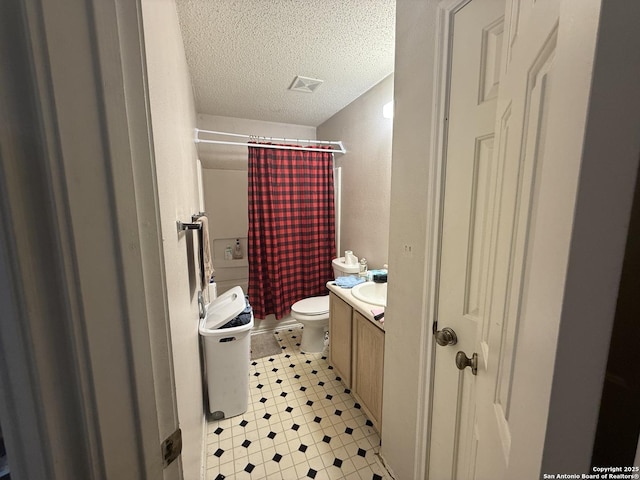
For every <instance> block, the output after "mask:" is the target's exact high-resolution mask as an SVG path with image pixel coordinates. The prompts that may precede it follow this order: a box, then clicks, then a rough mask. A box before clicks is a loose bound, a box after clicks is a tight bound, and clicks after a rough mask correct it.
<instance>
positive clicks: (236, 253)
mask: <svg viewBox="0 0 640 480" xmlns="http://www.w3.org/2000/svg"><path fill="white" fill-rule="evenodd" d="M242 257H243V254H242V246H241V245H240V239H239V238H236V246H235V248H234V249H233V258H234V259H236V260H237V259H240V258H242Z"/></svg>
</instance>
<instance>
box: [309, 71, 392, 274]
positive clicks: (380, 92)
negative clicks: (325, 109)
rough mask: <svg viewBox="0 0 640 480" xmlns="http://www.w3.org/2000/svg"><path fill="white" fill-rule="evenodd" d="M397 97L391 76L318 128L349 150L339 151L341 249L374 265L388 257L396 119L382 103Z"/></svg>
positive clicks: (320, 135) (321, 136) (326, 137)
mask: <svg viewBox="0 0 640 480" xmlns="http://www.w3.org/2000/svg"><path fill="white" fill-rule="evenodd" d="M392 98H393V75H390V76H388V77H387V78H385V79H384V80H382V81H381V82H380V83H378V84H377V85H376V86H374V87H373V88H371V89H370V90H369V91H367V92H366V93H365V94H363V95H361V96H360V97H358V98H357V99H356V100H354V101H353V102H352V103H351V104H349V105H348V106H346V107H345V108H343V109H342V110H340V111H339V112H338V113H336V114H335V115H334V116H333V117H331V118H330V119H329V120H327V121H326V122H324V123H323V124H322V125H320V126H319V127H318V139H321V140H342V142H343V144H344V146H345V148H346V150H347V153H346V154H345V155H336V166H337V167H342V201H341V205H342V207H341V211H342V228H341V238H340V245H339V247H340V251H341V252H344V250H353V252H354V254H355V255H356V256H358V257H360V258H362V257H364V258H366V259H367V260H368V262H369V266H370V268H380V267H382V265H383V264H385V263H387V261H388V249H389V242H388V239H389V208H390V190H391V133H392V126H393V120H391V119H386V118H383V116H382V107H383V106H384V105H385V104H386V103H388V102H390V101H391V100H392Z"/></svg>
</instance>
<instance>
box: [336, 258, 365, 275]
mask: <svg viewBox="0 0 640 480" xmlns="http://www.w3.org/2000/svg"><path fill="white" fill-rule="evenodd" d="M331 263H332V264H333V278H338V277H357V276H358V272H360V266H359V265H358V264H357V263H356V264H354V265H347V264H346V263H344V257H340V258H334V259H333V261H332V262H331Z"/></svg>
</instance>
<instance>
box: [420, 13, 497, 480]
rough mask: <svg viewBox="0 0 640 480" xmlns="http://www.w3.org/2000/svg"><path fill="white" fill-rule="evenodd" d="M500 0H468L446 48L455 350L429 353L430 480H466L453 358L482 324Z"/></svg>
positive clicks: (448, 281) (467, 379)
mask: <svg viewBox="0 0 640 480" xmlns="http://www.w3.org/2000/svg"><path fill="white" fill-rule="evenodd" d="M504 9H505V2H504V0H472V1H471V2H466V3H462V2H461V3H460V4H459V5H458V7H457V8H456V9H454V10H453V11H452V12H451V22H452V26H453V28H452V45H451V77H450V91H449V97H450V100H449V109H448V119H449V121H448V131H447V144H446V152H447V153H446V162H445V167H444V180H445V183H444V198H445V200H444V209H443V225H442V247H441V250H440V276H439V285H438V304H437V318H438V325H437V327H438V328H439V329H440V331H441V333H442V332H447V330H445V329H452V330H453V331H454V332H455V334H456V335H457V343H455V344H452V345H449V346H444V345H443V346H438V347H437V348H436V361H435V384H434V387H435V393H436V395H434V397H433V412H434V415H433V417H432V434H431V452H430V469H429V470H430V478H433V479H449V478H450V479H455V478H467V476H468V472H469V470H470V469H473V465H472V464H470V463H469V462H466V460H467V459H468V458H469V457H470V456H473V452H469V451H468V449H469V448H470V447H471V445H470V443H469V441H468V440H469V438H470V437H471V434H470V430H469V429H470V428H471V425H470V424H469V423H468V420H469V416H470V412H469V408H471V407H472V405H473V399H474V398H475V388H476V387H475V378H474V377H473V375H466V374H465V373H466V372H459V371H458V370H457V369H456V366H455V356H456V353H457V352H458V351H460V350H462V351H465V352H473V351H475V350H474V349H475V343H474V342H475V340H476V337H477V336H478V332H479V331H480V329H481V328H482V324H483V321H484V318H485V310H484V309H485V305H484V299H485V297H486V284H487V282H486V277H487V272H488V266H489V263H488V260H489V252H490V249H489V247H490V237H489V235H490V233H491V228H490V227H491V225H492V222H493V216H494V210H495V207H494V201H495V190H496V188H495V182H496V173H497V168H496V165H495V156H494V154H493V152H494V144H495V141H494V137H495V134H494V130H495V118H496V105H497V98H498V91H499V83H500V81H499V80H500V59H501V50H502V38H503V30H504Z"/></svg>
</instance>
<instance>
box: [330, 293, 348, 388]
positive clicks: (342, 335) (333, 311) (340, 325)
mask: <svg viewBox="0 0 640 480" xmlns="http://www.w3.org/2000/svg"><path fill="white" fill-rule="evenodd" d="M351 320H352V308H351V305H349V304H348V303H347V302H345V301H344V300H342V299H341V298H340V297H338V296H337V295H336V294H334V293H332V294H330V296H329V363H330V364H331V365H333V368H334V370H335V371H336V373H337V375H338V376H339V377H341V378H342V382H343V383H344V384H345V385H346V386H347V388H351Z"/></svg>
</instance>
